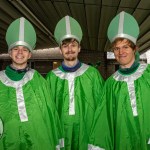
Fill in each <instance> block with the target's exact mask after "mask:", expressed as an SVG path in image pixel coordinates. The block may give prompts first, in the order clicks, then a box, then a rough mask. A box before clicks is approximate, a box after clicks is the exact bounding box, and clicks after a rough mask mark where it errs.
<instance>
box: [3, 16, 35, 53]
mask: <svg viewBox="0 0 150 150" xmlns="http://www.w3.org/2000/svg"><path fill="white" fill-rule="evenodd" d="M6 42H7V45H8V49H9V50H10V48H13V47H14V46H19V45H22V46H26V47H27V48H28V49H29V50H30V51H32V49H34V47H35V43H36V32H35V30H34V28H33V26H32V24H31V23H30V22H29V21H28V20H27V19H25V18H24V17H21V18H18V19H16V20H14V21H13V22H12V23H11V24H10V25H9V27H8V29H7V32H6ZM12 45H13V47H12Z"/></svg>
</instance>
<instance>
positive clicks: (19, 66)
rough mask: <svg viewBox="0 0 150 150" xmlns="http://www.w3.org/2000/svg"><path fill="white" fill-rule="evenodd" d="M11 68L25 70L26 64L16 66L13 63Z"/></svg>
mask: <svg viewBox="0 0 150 150" xmlns="http://www.w3.org/2000/svg"><path fill="white" fill-rule="evenodd" d="M11 67H12V68H13V69H15V70H21V69H25V68H26V67H27V64H24V65H16V64H14V63H12V64H11Z"/></svg>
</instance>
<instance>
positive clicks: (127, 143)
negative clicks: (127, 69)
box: [89, 64, 150, 150]
mask: <svg viewBox="0 0 150 150" xmlns="http://www.w3.org/2000/svg"><path fill="white" fill-rule="evenodd" d="M104 149H105V150H150V65H147V64H140V65H139V67H138V68H137V70H136V71H135V72H133V73H131V74H128V75H125V74H121V73H120V72H119V71H117V72H115V73H114V74H113V75H112V76H111V77H110V78H109V79H108V80H107V81H106V82H105V87H104V92H103V94H102V99H101V105H99V106H98V107H97V110H96V113H95V118H94V122H93V126H92V130H91V134H90V141H89V150H104Z"/></svg>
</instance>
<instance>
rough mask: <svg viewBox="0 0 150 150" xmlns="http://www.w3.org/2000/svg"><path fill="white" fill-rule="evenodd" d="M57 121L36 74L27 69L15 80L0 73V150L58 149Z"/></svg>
mask: <svg viewBox="0 0 150 150" xmlns="http://www.w3.org/2000/svg"><path fill="white" fill-rule="evenodd" d="M58 118H59V117H58V114H57V111H56V106H55V105H54V102H53V101H52V100H51V95H50V92H49V90H48V86H47V83H46V81H45V79H44V78H43V77H42V76H41V75H40V74H39V73H38V72H37V71H35V70H32V69H30V70H29V71H27V72H26V73H25V75H24V76H23V78H22V79H21V80H19V81H13V80H12V79H10V78H8V76H7V75H6V73H5V70H4V71H0V150H56V149H59V148H60V145H59V144H60V143H59V142H61V139H60V135H59V134H60V133H59V134H58V133H57V132H58V130H59V126H58V123H59V120H58ZM56 127H58V128H56ZM59 139H60V141H59Z"/></svg>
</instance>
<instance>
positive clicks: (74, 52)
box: [66, 52, 75, 54]
mask: <svg viewBox="0 0 150 150" xmlns="http://www.w3.org/2000/svg"><path fill="white" fill-rule="evenodd" d="M74 53H75V52H66V54H74Z"/></svg>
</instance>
